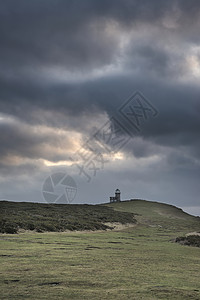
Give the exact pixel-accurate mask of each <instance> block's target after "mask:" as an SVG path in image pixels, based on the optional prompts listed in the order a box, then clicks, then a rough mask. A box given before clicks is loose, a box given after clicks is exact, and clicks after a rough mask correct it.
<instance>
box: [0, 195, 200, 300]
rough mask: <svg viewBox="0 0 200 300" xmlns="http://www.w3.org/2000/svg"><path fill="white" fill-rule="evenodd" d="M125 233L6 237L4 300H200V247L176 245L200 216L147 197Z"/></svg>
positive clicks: (198, 227)
mask: <svg viewBox="0 0 200 300" xmlns="http://www.w3.org/2000/svg"><path fill="white" fill-rule="evenodd" d="M108 206H112V207H114V209H116V210H118V211H123V212H126V211H128V212H134V213H137V214H138V215H136V218H137V220H138V224H137V225H136V226H135V227H132V228H127V229H125V230H122V231H101V232H98V231H96V232H95V231H94V232H90V233H88V232H67V233H66V232H45V233H37V232H27V233H21V234H1V235H0V243H1V250H0V259H1V269H0V285H1V286H0V290H1V294H0V299H34V300H35V299H77V300H79V299H80V300H82V299H91V300H95V299H99V300H100V299H101V300H103V299H115V300H116V299H120V300H123V299H127V300H128V299H148V300H151V299H181V300H182V299H196V300H197V299H200V248H197V247H189V246H183V245H180V244H178V243H174V242H173V241H174V240H175V238H176V237H177V236H181V235H185V234H186V233H188V232H192V231H200V221H199V218H195V217H192V216H190V215H188V214H185V213H183V212H182V211H181V210H179V209H177V208H175V207H172V206H168V205H164V204H159V203H155V202H147V201H142V200H137V201H136V200H135V201H129V202H128V201H127V202H123V203H114V204H108Z"/></svg>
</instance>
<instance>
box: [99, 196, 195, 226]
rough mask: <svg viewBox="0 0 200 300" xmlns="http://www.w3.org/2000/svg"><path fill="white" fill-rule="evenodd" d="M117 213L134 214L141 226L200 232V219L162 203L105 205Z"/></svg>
mask: <svg viewBox="0 0 200 300" xmlns="http://www.w3.org/2000/svg"><path fill="white" fill-rule="evenodd" d="M105 205H106V206H107V207H112V208H114V209H115V210H116V211H121V212H134V214H136V215H135V218H136V219H137V221H138V223H139V224H143V225H148V226H157V227H163V228H166V229H168V230H186V231H187V230H190V229H191V230H193V229H194V228H196V230H199V231H200V218H199V217H194V216H192V215H189V214H188V213H186V212H184V211H183V210H182V209H180V208H178V207H176V206H173V205H169V204H164V203H160V202H153V201H146V200H141V199H132V200H129V201H121V202H116V203H108V204H105Z"/></svg>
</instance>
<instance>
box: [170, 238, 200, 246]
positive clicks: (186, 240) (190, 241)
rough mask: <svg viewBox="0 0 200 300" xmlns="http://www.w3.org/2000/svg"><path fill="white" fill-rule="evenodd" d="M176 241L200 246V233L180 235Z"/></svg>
mask: <svg viewBox="0 0 200 300" xmlns="http://www.w3.org/2000/svg"><path fill="white" fill-rule="evenodd" d="M175 242H176V243H180V244H182V245H186V246H193V247H200V236H199V235H188V236H180V237H177V238H176V240H175Z"/></svg>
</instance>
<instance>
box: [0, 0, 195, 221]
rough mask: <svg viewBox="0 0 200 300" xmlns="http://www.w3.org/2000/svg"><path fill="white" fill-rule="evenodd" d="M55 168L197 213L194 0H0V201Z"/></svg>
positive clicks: (37, 183) (85, 196)
mask: <svg viewBox="0 0 200 300" xmlns="http://www.w3.org/2000/svg"><path fill="white" fill-rule="evenodd" d="M135 93H136V94H135ZM131 95H133V97H132V98H130V97H131ZM134 95H135V96H134ZM127 101H128V102H127ZM139 106H140V107H139ZM141 106H142V107H143V111H142V109H141ZM144 107H145V109H144ZM134 114H135V115H134ZM116 119H117V120H118V121H119V123H116V121H115V120H116ZM116 124H117V125H116ZM113 137H115V141H117V142H116V143H115V142H113V141H112V139H113ZM88 140H90V145H92V146H90V148H89V150H88V148H87V146H86V145H87V144H88V143H87V141H88ZM83 154H85V155H84V156H83ZM58 172H62V173H63V174H66V175H68V176H71V177H72V178H73V180H74V181H75V183H76V185H77V194H76V197H75V199H74V200H73V203H93V204H94V203H101V202H107V201H109V196H113V195H114V191H115V189H116V188H119V189H120V190H121V194H122V199H131V198H140V199H147V200H154V201H159V202H165V203H169V204H173V205H176V206H179V207H181V208H183V209H184V210H186V211H188V212H190V213H192V214H195V215H200V197H199V195H200V184H199V182H200V1H198V0H189V1H188V0H179V1H177V0H168V1H166V0H151V1H149V0H106V1H104V0H101V1H99V0H73V1H72V0H65V1H64V0H34V1H27V0H18V1H16V0H6V1H1V4H0V198H1V199H7V200H16V201H22V200H23V201H35V202H45V199H44V198H43V194H42V190H43V189H44V186H43V184H44V182H45V181H46V179H47V178H48V176H50V178H54V177H51V176H53V174H55V173H58ZM68 178H69V177H68ZM54 183H55V182H54ZM68 183H69V182H68ZM72 185H73V184H72ZM57 189H58V186H57ZM60 189H61V188H60ZM52 193H53V191H52ZM57 193H61V192H60V190H59V191H58V190H57Z"/></svg>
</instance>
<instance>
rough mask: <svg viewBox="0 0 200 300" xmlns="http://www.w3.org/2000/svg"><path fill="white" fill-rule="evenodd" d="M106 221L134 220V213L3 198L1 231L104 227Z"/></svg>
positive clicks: (43, 230)
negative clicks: (5, 199)
mask: <svg viewBox="0 0 200 300" xmlns="http://www.w3.org/2000/svg"><path fill="white" fill-rule="evenodd" d="M107 222H111V223H112V222H120V223H122V224H125V223H135V222H136V220H135V218H134V214H133V213H130V212H120V211H116V210H114V209H113V208H112V207H105V206H100V205H87V204H84V205H78V204H77V205H75V204H41V203H29V202H10V201H0V233H17V232H18V231H20V230H22V229H24V230H35V231H37V232H45V231H65V230H72V231H73V230H100V229H101V230H105V229H109V228H110V229H111V228H112V227H110V226H108V225H106V224H104V223H107Z"/></svg>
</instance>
